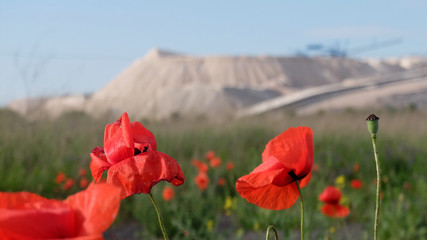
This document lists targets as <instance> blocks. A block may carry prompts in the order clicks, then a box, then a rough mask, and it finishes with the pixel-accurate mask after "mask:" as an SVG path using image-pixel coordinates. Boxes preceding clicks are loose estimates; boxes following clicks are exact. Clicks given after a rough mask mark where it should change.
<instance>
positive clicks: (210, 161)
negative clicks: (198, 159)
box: [209, 157, 221, 168]
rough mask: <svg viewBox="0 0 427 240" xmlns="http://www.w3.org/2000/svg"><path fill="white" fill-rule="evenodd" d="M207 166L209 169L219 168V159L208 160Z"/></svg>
mask: <svg viewBox="0 0 427 240" xmlns="http://www.w3.org/2000/svg"><path fill="white" fill-rule="evenodd" d="M209 164H210V165H211V167H213V168H217V167H219V165H221V158H219V157H213V158H211V159H210V160H209Z"/></svg>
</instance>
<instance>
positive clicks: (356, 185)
mask: <svg viewBox="0 0 427 240" xmlns="http://www.w3.org/2000/svg"><path fill="white" fill-rule="evenodd" d="M350 185H351V187H352V188H354V189H361V188H362V187H363V183H362V181H360V180H359V179H353V180H351V182H350Z"/></svg>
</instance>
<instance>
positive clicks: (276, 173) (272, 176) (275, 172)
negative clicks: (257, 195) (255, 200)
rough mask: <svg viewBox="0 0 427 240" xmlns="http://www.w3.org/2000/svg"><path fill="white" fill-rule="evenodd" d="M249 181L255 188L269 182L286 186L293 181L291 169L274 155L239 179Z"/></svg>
mask: <svg viewBox="0 0 427 240" xmlns="http://www.w3.org/2000/svg"><path fill="white" fill-rule="evenodd" d="M239 181H244V182H247V184H250V185H252V186H253V187H255V188H258V187H263V186H266V185H268V184H274V185H277V186H285V185H287V184H289V183H290V182H292V181H293V179H292V177H291V176H290V175H289V169H287V168H285V167H284V166H283V164H282V163H281V162H280V161H279V160H277V159H276V158H274V157H272V158H270V159H269V160H268V161H265V162H263V163H261V164H260V165H259V166H258V167H256V168H255V169H254V170H253V171H252V172H251V173H250V174H248V175H246V176H243V177H241V178H240V179H238V180H237V182H239Z"/></svg>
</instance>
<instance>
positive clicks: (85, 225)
mask: <svg viewBox="0 0 427 240" xmlns="http://www.w3.org/2000/svg"><path fill="white" fill-rule="evenodd" d="M120 192H121V190H120V189H119V188H118V187H116V186H113V185H110V184H106V183H97V184H94V183H91V184H90V185H89V187H88V188H87V189H86V190H84V191H81V192H79V193H76V194H74V195H72V196H69V197H68V198H67V199H66V200H65V201H64V202H66V203H68V204H69V205H70V206H71V207H72V208H73V210H74V212H75V216H76V219H75V221H76V227H77V229H78V236H87V235H88V236H92V237H96V236H99V234H101V233H102V232H104V231H105V230H107V228H108V227H109V226H110V225H111V224H112V223H113V221H114V219H115V218H116V215H117V212H118V210H119V206H120V200H121V198H120Z"/></svg>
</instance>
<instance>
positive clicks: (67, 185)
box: [62, 178, 75, 191]
mask: <svg viewBox="0 0 427 240" xmlns="http://www.w3.org/2000/svg"><path fill="white" fill-rule="evenodd" d="M74 183H75V181H74V179H71V178H69V179H67V181H65V183H64V186H63V187H62V189H64V190H65V191H68V190H70V189H71V188H72V187H73V186H74Z"/></svg>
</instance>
